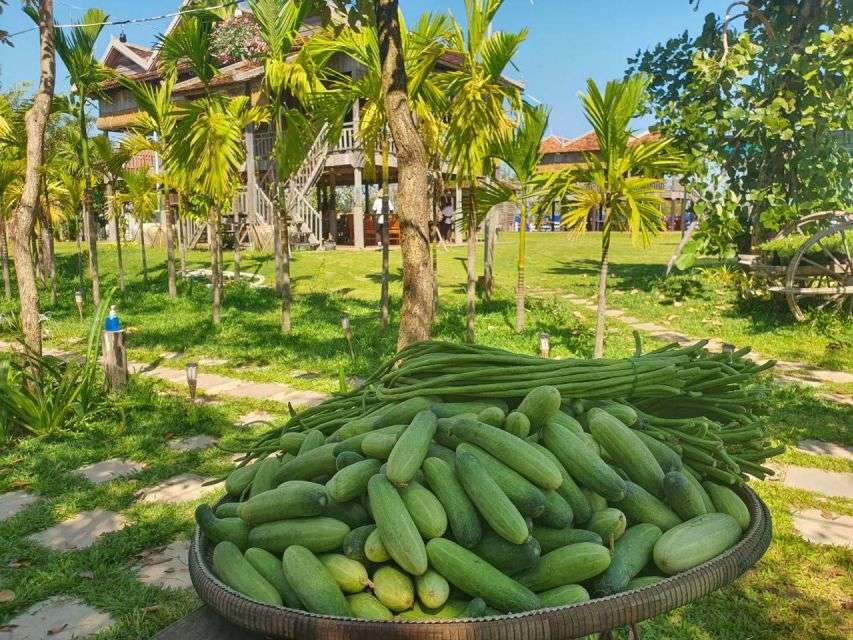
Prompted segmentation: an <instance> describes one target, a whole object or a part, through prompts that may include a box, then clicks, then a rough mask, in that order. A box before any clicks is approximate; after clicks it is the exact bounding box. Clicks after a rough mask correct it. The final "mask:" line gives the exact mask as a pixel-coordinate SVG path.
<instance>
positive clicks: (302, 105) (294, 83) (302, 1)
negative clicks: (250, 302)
mask: <svg viewBox="0 0 853 640" xmlns="http://www.w3.org/2000/svg"><path fill="white" fill-rule="evenodd" d="M249 6H250V7H251V9H252V13H253V14H254V16H255V21H256V22H257V24H258V29H259V31H260V34H261V39H262V40H263V41H264V44H265V45H266V53H265V54H264V92H265V94H266V98H267V102H268V104H269V105H270V110H271V118H270V119H271V122H272V126H273V128H274V132H275V136H276V137H275V149H274V155H275V163H276V166H275V170H276V185H277V186H276V198H275V200H276V203H275V204H276V209H277V212H276V216H275V217H274V218H273V245H274V253H275V264H276V269H275V273H276V283H277V285H278V288H279V290H280V293H281V323H280V326H281V331H282V333H288V332H289V331H290V327H291V320H290V307H291V304H292V299H293V298H292V291H291V282H290V220H289V215H288V211H287V197H286V194H285V190H284V183H285V182H286V181H287V180H288V179H289V178H290V177H291V176H292V174H293V172H294V171H296V170H297V169H298V168H299V167H300V166H301V165H302V163H303V161H304V160H305V156H306V155H307V153H308V151H309V150H310V148H311V146H312V144H313V142H314V138H315V136H316V135H317V126H316V123H313V122H312V121H311V119H310V118H309V117H307V116H306V106H307V104H308V100H309V98H310V97H311V95H312V94H314V93H317V92H320V91H322V89H323V87H322V85H321V84H320V83H319V82H318V81H317V79H316V78H315V77H314V74H313V73H312V70H311V64H310V58H309V56H308V55H307V53H306V52H305V50H304V49H303V50H302V51H300V53H299V54H297V56H296V58H295V59H291V58H290V56H291V52H292V50H293V45H294V44H295V42H296V41H297V38H298V36H299V30H300V28H301V27H302V25H303V24H304V21H305V18H306V16H307V15H308V12H309V11H310V10H311V9H312V8H313V3H312V2H310V1H309V0H250V2H249ZM290 96H292V97H295V98H296V99H297V101H298V103H299V104H298V106H296V107H293V106H288V101H287V98H288V97H290ZM285 132H286V133H285Z"/></svg>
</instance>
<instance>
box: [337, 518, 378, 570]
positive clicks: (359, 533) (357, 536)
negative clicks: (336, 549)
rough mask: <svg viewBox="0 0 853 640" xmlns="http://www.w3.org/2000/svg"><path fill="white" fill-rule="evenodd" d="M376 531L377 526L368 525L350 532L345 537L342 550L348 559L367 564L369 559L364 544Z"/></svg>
mask: <svg viewBox="0 0 853 640" xmlns="http://www.w3.org/2000/svg"><path fill="white" fill-rule="evenodd" d="M375 529H376V525H375V524H366V525H363V526H361V527H356V528H355V529H351V530H350V532H349V533H348V534H347V535H346V536H344V539H343V542H341V550H342V551H343V552H344V555H345V556H346V557H347V558H352V559H353V560H358V561H359V562H367V561H368V560H369V558H368V557H367V555H366V554H365V553H364V543H365V542H366V541H367V536H369V535H370V534H371V533H373V531H374V530H375Z"/></svg>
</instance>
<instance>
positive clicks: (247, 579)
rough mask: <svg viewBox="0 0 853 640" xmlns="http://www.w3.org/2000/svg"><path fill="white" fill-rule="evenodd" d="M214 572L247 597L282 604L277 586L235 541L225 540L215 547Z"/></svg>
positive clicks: (265, 602)
mask: <svg viewBox="0 0 853 640" xmlns="http://www.w3.org/2000/svg"><path fill="white" fill-rule="evenodd" d="M213 573H215V574H216V577H217V578H219V579H220V580H222V582H223V583H225V584H226V585H228V586H229V587H231V588H232V589H234V591H237V592H239V593H241V594H243V595H244V596H246V597H247V598H251V599H252V600H256V601H258V602H262V603H264V604H277V605H281V604H282V601H281V596H280V595H279V593H278V591H277V590H276V588H275V587H274V586H273V585H271V584H270V583H269V582H268V581H267V580H266V579H265V578H264V577H263V576H262V575H261V574H260V573H258V570H257V569H255V567H253V566H252V565H251V563H250V562H249V561H248V560H246V558H244V557H243V554H242V553H240V549H238V548H237V545H235V544H234V543H233V542H228V541H227V540H225V541H223V542H220V543H219V544H217V545H216V546H215V547H214V548H213Z"/></svg>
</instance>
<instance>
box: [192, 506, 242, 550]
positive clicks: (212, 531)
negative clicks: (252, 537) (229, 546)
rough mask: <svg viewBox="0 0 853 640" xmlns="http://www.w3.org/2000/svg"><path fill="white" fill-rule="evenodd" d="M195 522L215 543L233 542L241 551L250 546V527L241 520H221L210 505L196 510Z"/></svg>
mask: <svg viewBox="0 0 853 640" xmlns="http://www.w3.org/2000/svg"><path fill="white" fill-rule="evenodd" d="M195 521H196V523H197V524H198V526H199V529H201V530H202V531H203V532H204V535H205V536H207V537H208V538H210V539H211V540H212V541H213V542H226V541H227V542H231V543H233V544H235V545H237V547H238V548H240V549H245V548H246V547H247V546H249V526H248V525H247V524H246V523H245V522H244V521H243V520H241V519H240V518H219V517H217V516H216V515H215V514H214V513H213V510H212V509H211V508H210V505H206V504H200V505H198V507H196V510H195Z"/></svg>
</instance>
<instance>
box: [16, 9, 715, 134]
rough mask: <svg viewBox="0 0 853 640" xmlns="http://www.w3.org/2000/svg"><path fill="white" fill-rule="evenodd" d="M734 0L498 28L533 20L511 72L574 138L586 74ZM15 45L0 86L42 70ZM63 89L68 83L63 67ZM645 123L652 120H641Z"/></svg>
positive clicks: (153, 30) (534, 13) (512, 12)
mask: <svg viewBox="0 0 853 640" xmlns="http://www.w3.org/2000/svg"><path fill="white" fill-rule="evenodd" d="M55 2H56V15H57V21H59V22H69V21H73V20H74V19H76V18H79V17H80V16H81V15H82V13H83V11H84V10H85V8H86V7H88V6H92V5H90V4H89V3H88V2H86V0H55ZM178 4H179V2H178V0H145V1H136V2H127V1H126V0H100V2H96V3H94V6H99V7H101V8H102V9H104V10H105V11H107V12H108V13H109V14H110V15H111V16H112V18H113V19H118V18H137V17H147V16H154V15H158V14H162V13H168V12H171V11H174V10H175V9H176V8H177V6H178ZM400 4H401V6H402V7H403V10H404V12H405V13H406V16H407V18H409V19H414V18H415V17H416V16H417V15H418V14H420V13H421V12H423V11H448V10H449V11H451V12H452V13H453V15H454V16H456V18H457V19H462V18H463V17H464V4H463V0H401V2H400ZM727 4H729V2H728V0H703V2H702V3H701V5H700V6H701V9H700V11H698V12H694V11H693V8H692V7H691V6H690V4H689V2H688V0H640V1H637V0H506V1H505V3H504V6H503V7H502V9H501V11H500V12H499V13H498V16H497V19H496V20H495V24H494V27H495V29H506V30H518V29H520V28H521V27H522V26H524V25H527V27H528V28H529V31H530V33H529V35H528V38H527V41H526V42H525V43H524V45H522V48H521V51H520V52H519V54H518V56H517V57H516V59H515V61H514V62H515V64H516V65H517V67H518V70H517V71H516V70H513V75H515V76H517V77H520V78H521V79H522V80H524V82H525V84H526V87H527V92H528V94H529V95H531V96H533V97H534V98H536V99H538V100H541V101H542V102H544V103H545V104H548V105H550V106H551V107H552V109H553V114H552V116H551V126H550V127H549V133H555V134H557V135H563V136H576V135H580V134H581V133H583V132H585V131H586V130H588V128H589V127H588V126H587V124H586V121H585V120H584V118H583V114H582V113H581V110H580V106H579V103H578V99H577V93H578V91H580V90H582V89H583V88H584V87H585V84H586V79H587V78H590V77H591V78H593V79H595V80H596V81H599V82H604V81H606V80H608V79H611V78H618V77H621V76H622V74H623V72H624V70H625V66H626V60H627V58H628V56H630V55H633V54H634V52H636V50H637V49H638V48H645V47H648V46H652V45H654V44H656V43H657V42H659V41H661V40H664V39H666V38H668V37H670V36H672V35H675V34H677V33H680V32H681V31H683V30H684V29H688V30H689V31H690V32H691V33H696V32H697V31H698V30H699V29H700V28H701V26H702V22H703V16H704V15H705V14H706V13H708V12H709V11H716V12H718V13H721V12H722V11H724V9H725V7H726V5H727ZM9 5H10V6H9V7H7V8H6V10H5V11H4V12H3V14H2V15H0V25H2V27H3V28H5V29H7V30H8V31H10V32H15V31H18V30H20V29H25V28H27V27H30V26H31V25H32V23H31V22H30V21H29V18H27V17H26V16H25V15H23V13H21V11H20V9H19V6H20V2H19V0H11V1H10V2H9ZM167 25H168V20H162V21H159V22H149V23H145V24H138V25H127V26H125V27H106V28H105V29H104V35H103V36H102V42H101V43H100V45H99V49H98V53H99V54H100V53H102V52H103V49H104V46H105V44H106V42H107V41H108V40H109V37H110V36H111V35H116V36H117V35H118V34H119V33H120V32H121V30H122V28H123V29H124V30H125V32H126V33H127V37H128V40H129V41H131V42H138V43H141V44H145V45H151V44H152V43H153V41H154V36H155V35H156V34H157V33H159V32H161V31H162V30H164V29H165V28H166V26H167ZM14 42H15V48H13V49H10V48H8V47H2V48H0V85H2V87H3V88H8V87H10V86H12V85H14V84H16V83H19V82H22V81H26V80H29V81H34V80H35V79H36V78H37V74H38V66H37V65H38V54H37V45H38V38H37V34H36V33H35V32H31V33H27V34H23V35H21V36H18V37H16V38H15V39H14ZM59 77H60V78H59V83H58V90H60V91H64V90H67V88H68V81H67V79H66V74H65V71H64V69H62V67H61V64H60V65H59ZM640 124H647V123H640Z"/></svg>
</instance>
